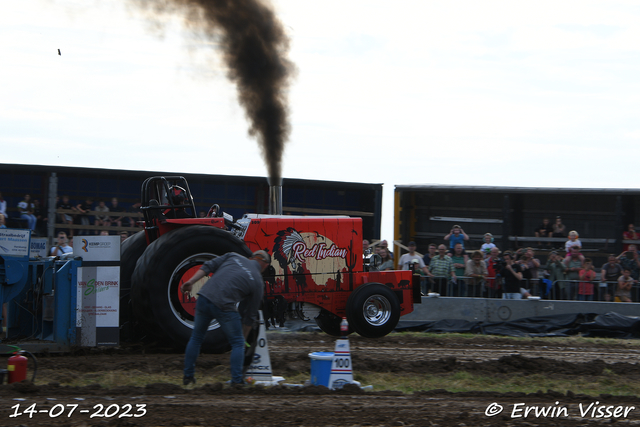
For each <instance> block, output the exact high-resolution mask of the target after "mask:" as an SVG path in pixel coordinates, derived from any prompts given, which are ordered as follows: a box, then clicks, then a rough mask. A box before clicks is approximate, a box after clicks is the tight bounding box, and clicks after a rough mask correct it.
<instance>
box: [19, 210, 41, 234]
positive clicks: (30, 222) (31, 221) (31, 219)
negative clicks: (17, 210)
mask: <svg viewBox="0 0 640 427" xmlns="http://www.w3.org/2000/svg"><path fill="white" fill-rule="evenodd" d="M20 218H22V219H26V220H27V227H29V229H31V230H32V231H35V229H36V223H37V222H38V219H37V218H36V217H35V215H33V214H28V213H23V214H20Z"/></svg>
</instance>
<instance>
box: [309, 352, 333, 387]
mask: <svg viewBox="0 0 640 427" xmlns="http://www.w3.org/2000/svg"><path fill="white" fill-rule="evenodd" d="M309 357H310V358H311V384H313V385H323V386H325V387H329V377H330V376H331V364H332V363H333V352H329V351H316V352H313V353H309Z"/></svg>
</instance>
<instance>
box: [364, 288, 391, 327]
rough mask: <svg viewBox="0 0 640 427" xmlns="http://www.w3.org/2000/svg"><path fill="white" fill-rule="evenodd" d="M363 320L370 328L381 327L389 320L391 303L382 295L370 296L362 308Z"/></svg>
mask: <svg viewBox="0 0 640 427" xmlns="http://www.w3.org/2000/svg"><path fill="white" fill-rule="evenodd" d="M362 313H363V315H364V320H365V321H366V322H367V323H368V324H370V325H372V326H382V325H384V324H385V323H387V322H388V321H389V319H390V318H391V302H390V301H389V300H388V299H387V298H385V297H384V296H382V295H372V296H370V297H369V298H367V300H366V301H365V302H364V305H363V307H362Z"/></svg>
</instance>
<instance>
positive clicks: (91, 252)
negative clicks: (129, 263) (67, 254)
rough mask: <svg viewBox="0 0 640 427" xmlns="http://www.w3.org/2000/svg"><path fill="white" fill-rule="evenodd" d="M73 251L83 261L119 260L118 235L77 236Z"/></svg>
mask: <svg viewBox="0 0 640 427" xmlns="http://www.w3.org/2000/svg"><path fill="white" fill-rule="evenodd" d="M73 253H74V255H75V256H80V257H82V260H83V261H120V236H77V237H76V238H74V239H73Z"/></svg>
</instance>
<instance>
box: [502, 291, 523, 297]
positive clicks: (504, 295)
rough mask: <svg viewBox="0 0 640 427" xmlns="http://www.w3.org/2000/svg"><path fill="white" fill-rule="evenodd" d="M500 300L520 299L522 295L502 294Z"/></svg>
mask: <svg viewBox="0 0 640 427" xmlns="http://www.w3.org/2000/svg"><path fill="white" fill-rule="evenodd" d="M502 299H522V294H521V293H520V292H518V293H517V294H516V293H513V294H510V293H506V292H503V293H502Z"/></svg>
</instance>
